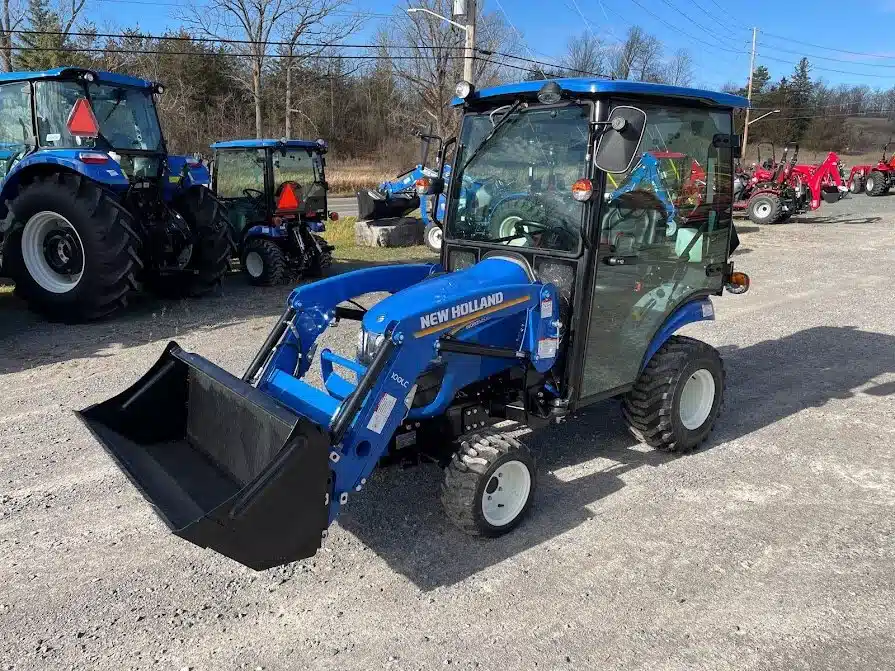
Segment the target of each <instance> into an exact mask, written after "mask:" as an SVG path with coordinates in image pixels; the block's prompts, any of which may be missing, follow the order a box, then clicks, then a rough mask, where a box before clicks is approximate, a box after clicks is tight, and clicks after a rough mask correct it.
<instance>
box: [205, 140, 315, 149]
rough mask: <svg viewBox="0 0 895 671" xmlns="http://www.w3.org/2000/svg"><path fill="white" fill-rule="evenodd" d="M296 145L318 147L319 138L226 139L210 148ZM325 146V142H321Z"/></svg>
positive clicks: (254, 147) (255, 147)
mask: <svg viewBox="0 0 895 671" xmlns="http://www.w3.org/2000/svg"><path fill="white" fill-rule="evenodd" d="M283 146H285V147H297V148H299V149H320V148H321V145H320V141H319V140H313V141H312V140H283V139H280V140H272V139H265V140H256V139H248V140H227V141H226V142H215V143H214V144H213V145H211V148H212V149H263V148H265V147H283ZM323 148H326V143H324V144H323Z"/></svg>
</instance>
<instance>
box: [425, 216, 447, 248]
mask: <svg viewBox="0 0 895 671" xmlns="http://www.w3.org/2000/svg"><path fill="white" fill-rule="evenodd" d="M423 236H424V239H425V241H426V247H428V248H429V249H430V250H431V251H433V252H435V253H436V254H441V245H442V243H443V242H444V231H442V230H441V226H439V225H438V224H436V223H435V222H432V223H429V224H426V230H425V232H424V233H423Z"/></svg>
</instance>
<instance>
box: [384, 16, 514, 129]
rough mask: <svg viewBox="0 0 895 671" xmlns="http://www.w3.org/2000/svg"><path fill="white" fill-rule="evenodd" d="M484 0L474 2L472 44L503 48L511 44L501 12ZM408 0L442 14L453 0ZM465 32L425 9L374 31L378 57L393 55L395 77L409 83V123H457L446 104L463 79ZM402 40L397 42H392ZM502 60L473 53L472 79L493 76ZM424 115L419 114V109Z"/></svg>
mask: <svg viewBox="0 0 895 671" xmlns="http://www.w3.org/2000/svg"><path fill="white" fill-rule="evenodd" d="M483 4H484V3H481V2H477V3H476V11H477V12H478V14H477V16H476V47H477V49H478V50H479V52H490V53H494V52H503V51H504V50H506V49H507V48H508V45H509V44H510V31H509V28H508V26H507V24H506V22H505V20H504V19H503V18H502V16H500V15H498V14H496V13H485V12H484V11H483V9H482V5H483ZM409 6H414V7H416V6H422V7H426V8H427V9H429V10H431V11H433V12H435V13H437V14H441V15H442V16H450V15H451V7H452V2H451V0H423V1H422V2H419V1H417V0H412V2H411V1H410V0H408V7H409ZM463 37H464V36H463V33H462V32H461V31H460V30H458V29H457V28H455V27H452V26H451V25H450V24H449V23H447V22H446V21H443V20H442V19H440V18H438V17H435V16H432V15H431V14H427V13H424V12H415V13H414V14H407V15H404V16H402V17H401V18H400V19H398V20H397V21H396V22H395V23H394V24H393V25H392V26H391V27H390V28H389V29H386V30H383V31H381V32H380V34H379V35H378V37H377V40H378V42H379V44H380V47H379V53H378V54H377V55H378V56H379V57H380V58H383V59H388V60H390V61H391V64H392V68H393V69H394V73H395V75H397V77H398V78H399V80H403V81H404V82H406V84H407V85H408V86H409V87H410V89H411V91H412V92H413V94H414V97H415V98H418V100H419V107H414V108H411V109H409V110H407V111H406V113H405V119H406V121H407V122H409V125H411V127H412V126H414V125H415V126H417V127H418V128H423V127H428V125H429V123H430V122H431V124H432V131H433V132H435V133H437V134H439V135H445V134H448V133H450V132H452V131H453V130H454V129H455V127H456V119H455V115H454V112H453V110H452V109H451V107H450V101H451V98H452V97H453V94H454V87H455V86H456V84H457V82H458V81H460V80H461V79H462V72H463V58H462V56H463ZM395 45H400V46H395ZM501 67H502V66H501V64H500V63H499V62H497V61H496V57H491V56H488V55H483V56H477V58H476V60H475V64H474V67H473V73H474V79H475V82H474V83H475V84H476V85H477V86H479V87H481V86H484V85H487V84H489V83H493V82H495V81H497V79H498V77H499V75H500V72H501ZM420 112H422V114H423V115H425V117H426V118H425V119H421V118H420V117H421V114H420Z"/></svg>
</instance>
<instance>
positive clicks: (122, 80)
mask: <svg viewBox="0 0 895 671" xmlns="http://www.w3.org/2000/svg"><path fill="white" fill-rule="evenodd" d="M81 72H92V73H93V74H94V75H95V76H96V81H98V82H101V83H103V84H117V85H119V86H135V87H137V88H151V87H152V86H154V84H153V83H152V82H150V81H147V80H145V79H139V78H138V77H131V76H130V75H122V74H119V73H117V72H102V71H100V70H88V69H86V68H76V67H68V66H66V67H61V68H53V69H52V70H39V71H32V72H0V83H6V82H24V81H36V80H40V79H59V78H62V77H65V76H66V75H72V74H77V73H81Z"/></svg>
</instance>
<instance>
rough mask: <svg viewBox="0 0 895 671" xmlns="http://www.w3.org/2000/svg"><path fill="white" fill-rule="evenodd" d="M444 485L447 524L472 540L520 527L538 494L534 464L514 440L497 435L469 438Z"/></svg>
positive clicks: (465, 437) (479, 433) (487, 433)
mask: <svg viewBox="0 0 895 671" xmlns="http://www.w3.org/2000/svg"><path fill="white" fill-rule="evenodd" d="M459 444H460V449H459V450H457V452H456V453H455V454H454V456H453V457H452V458H451V461H450V463H449V464H448V466H447V468H446V469H445V472H444V482H443V483H442V485H441V503H442V505H443V506H444V511H445V513H446V514H447V517H448V519H450V521H451V522H453V523H454V524H455V525H456V526H457V527H459V528H460V529H461V530H463V531H465V532H466V533H468V534H470V535H473V536H492V537H493V536H501V535H503V534H505V533H507V532H508V531H510V530H512V529H513V528H515V527H516V525H518V524H519V522H521V521H522V519H523V518H524V517H525V514H526V513H527V512H528V509H529V508H530V507H531V502H532V499H533V496H534V492H535V484H536V480H535V461H534V457H532V455H531V452H529V450H528V448H527V447H525V445H523V444H522V443H520V442H519V441H518V440H516V439H515V438H512V437H510V436H508V435H505V434H502V433H500V432H498V431H495V430H493V429H481V430H478V431H472V432H470V433H466V434H464V435H463V436H461V437H460V439H459Z"/></svg>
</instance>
